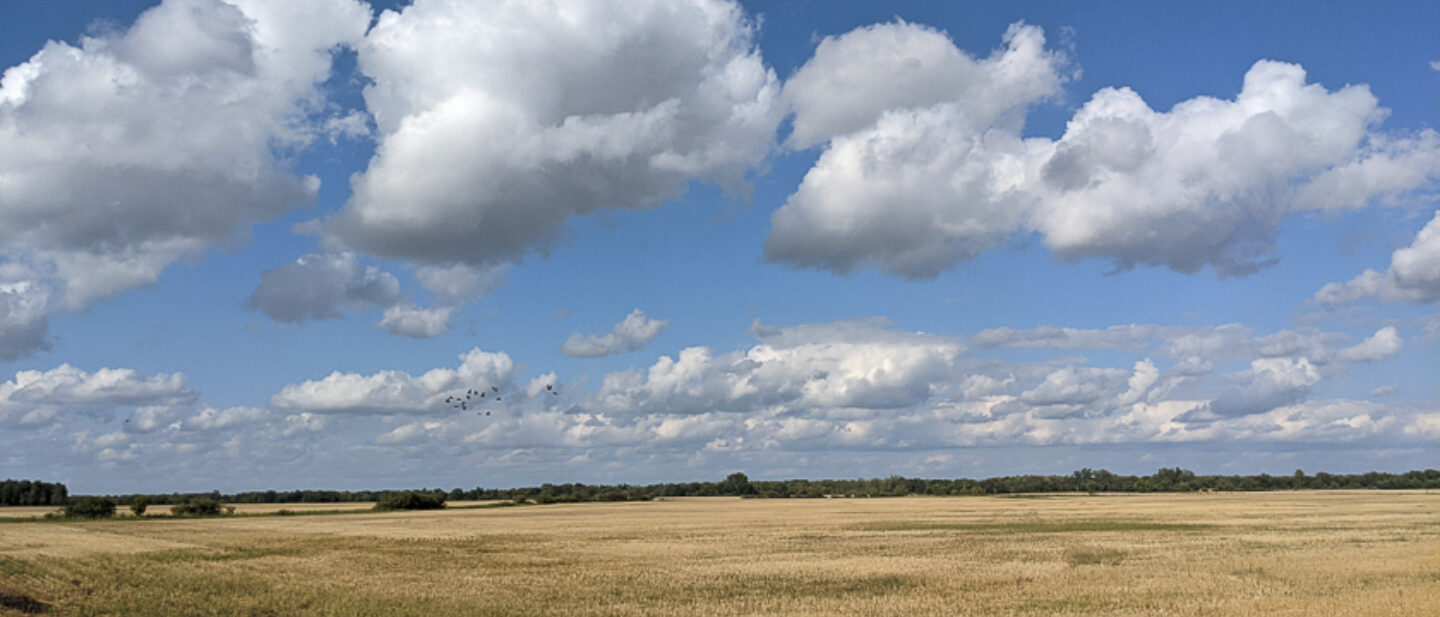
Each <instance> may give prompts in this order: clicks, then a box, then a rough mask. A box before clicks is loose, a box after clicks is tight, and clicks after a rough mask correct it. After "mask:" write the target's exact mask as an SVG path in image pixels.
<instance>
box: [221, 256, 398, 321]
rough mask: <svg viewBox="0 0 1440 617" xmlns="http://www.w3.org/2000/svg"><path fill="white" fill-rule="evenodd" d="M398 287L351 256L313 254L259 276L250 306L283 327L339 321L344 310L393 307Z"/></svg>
mask: <svg viewBox="0 0 1440 617" xmlns="http://www.w3.org/2000/svg"><path fill="white" fill-rule="evenodd" d="M401 299H402V298H401V295H400V282H399V281H398V280H396V279H395V277H394V276H392V275H391V274H389V273H387V272H381V271H380V269H379V268H376V267H375V266H362V265H361V264H360V260H359V258H358V257H357V256H356V255H355V253H353V252H349V251H342V252H334V253H310V254H307V255H303V256H301V257H300V258H299V259H297V260H295V262H294V263H290V264H285V265H283V266H280V267H278V268H272V269H270V270H266V271H265V272H263V273H261V274H260V285H259V286H258V287H256V288H255V291H254V293H252V294H251V295H250V299H249V300H247V301H246V305H247V306H249V307H250V308H253V309H256V310H258V311H260V312H263V313H265V314H266V315H269V316H270V318H271V319H274V320H275V321H278V322H281V323H296V322H300V321H304V320H307V319H337V318H339V317H340V316H341V312H340V311H341V309H342V308H346V309H351V310H354V309H361V308H368V307H372V306H376V307H392V306H394V305H396V304H397V303H399V302H400V301H401Z"/></svg>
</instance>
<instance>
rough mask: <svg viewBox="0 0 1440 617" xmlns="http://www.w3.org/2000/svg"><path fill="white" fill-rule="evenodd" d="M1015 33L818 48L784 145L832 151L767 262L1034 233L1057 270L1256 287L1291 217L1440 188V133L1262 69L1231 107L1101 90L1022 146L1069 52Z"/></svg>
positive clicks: (897, 30)
mask: <svg viewBox="0 0 1440 617" xmlns="http://www.w3.org/2000/svg"><path fill="white" fill-rule="evenodd" d="M1005 40H1006V44H1007V46H1006V48H1005V49H1003V50H999V51H996V52H995V53H994V54H993V55H992V56H991V57H990V58H987V59H985V60H981V61H974V60H971V59H969V58H968V57H967V56H965V55H964V54H963V52H960V51H959V50H957V49H955V48H954V46H953V44H951V43H950V42H949V41H948V39H946V38H945V37H944V35H943V34H942V33H938V32H935V31H933V30H929V29H927V28H924V27H923V26H917V25H912V24H905V23H895V24H886V25H881V26H870V27H867V28H861V29H857V30H855V31H852V32H851V33H849V34H846V35H844V36H841V37H838V38H827V39H826V40H825V41H824V42H822V43H821V45H820V46H819V48H817V50H816V53H815V56H814V57H813V58H812V59H811V60H810V61H809V62H807V63H806V65H805V66H803V67H802V68H801V69H800V70H799V71H797V73H796V75H795V77H794V78H792V79H791V80H790V81H789V82H787V84H786V99H787V101H789V102H790V103H791V105H792V109H793V110H794V112H795V126H796V131H795V133H794V134H793V135H792V138H791V143H792V144H793V145H797V146H802V147H803V146H808V145H813V144H820V143H823V144H824V150H823V152H822V153H821V155H820V157H819V159H818V160H817V161H816V163H815V165H814V167H812V168H811V170H810V171H809V172H808V173H807V174H806V176H805V179H804V180H803V181H802V183H801V185H800V187H799V189H798V190H796V192H795V193H794V194H793V195H791V196H790V198H789V199H788V200H787V202H786V203H785V205H784V206H782V207H781V208H780V209H779V210H777V211H776V212H775V214H774V216H773V218H772V230H771V233H770V237H769V238H768V239H767V241H766V245H765V255H766V257H767V258H768V259H770V260H771V261H777V262H783V263H789V264H792V265H796V266H801V267H814V268H823V269H829V270H833V271H836V272H841V273H844V272H848V271H850V270H853V269H855V268H857V267H864V266H870V267H877V268H881V269H884V270H887V271H889V272H892V273H895V274H899V275H902V276H906V277H911V278H926V277H933V276H935V275H937V274H939V273H940V272H943V271H944V270H946V269H948V268H950V267H952V266H954V265H955V264H956V263H957V262H959V261H962V260H965V259H969V258H971V257H973V256H975V255H976V254H977V253H979V252H981V251H984V250H986V249H989V248H991V247H993V246H995V245H997V244H999V243H1001V242H1003V241H1005V240H1006V239H1007V238H1009V237H1010V236H1012V235H1013V234H1016V233H1022V232H1032V231H1033V232H1038V233H1039V235H1040V237H1041V238H1042V239H1043V241H1044V243H1045V244H1046V246H1048V247H1049V248H1050V249H1051V250H1052V251H1053V252H1054V253H1055V254H1056V255H1057V256H1058V257H1060V258H1062V259H1067V260H1079V259H1084V258H1091V257H1097V258H1103V259H1108V260H1111V261H1113V262H1114V263H1115V264H1116V266H1117V268H1120V269H1125V268H1130V267H1133V266H1135V265H1153V266H1164V267H1168V268H1170V269H1173V270H1176V271H1179V272H1186V273H1190V272H1195V271H1197V270H1200V269H1202V268H1205V267H1210V268H1212V269H1214V271H1215V272H1217V273H1218V274H1220V275H1221V276H1243V275H1246V274H1249V273H1252V272H1254V271H1256V270H1258V269H1260V268H1263V267H1265V266H1267V265H1269V264H1271V263H1273V262H1274V260H1275V259H1276V257H1275V255H1274V234H1275V233H1276V229H1277V228H1278V226H1279V225H1280V223H1281V221H1282V220H1283V219H1284V218H1285V216H1286V215H1287V214H1290V213H1293V212H1299V211H1314V210H1334V209H1340V208H1360V207H1366V206H1367V205H1369V204H1371V203H1372V202H1375V201H1376V200H1381V201H1386V202H1405V201H1406V199H1407V198H1408V197H1410V196H1412V195H1413V194H1414V192H1415V191H1417V190H1419V189H1424V188H1425V187H1428V186H1433V184H1434V182H1435V180H1436V178H1437V177H1440V134H1437V133H1435V132H1434V131H1432V130H1425V131H1422V132H1420V133H1417V134H1413V135H1391V134H1386V133H1382V132H1380V130H1379V126H1380V123H1381V121H1382V120H1383V119H1384V117H1385V115H1386V111H1385V110H1384V109H1383V108H1382V107H1380V106H1379V103H1378V101H1377V100H1376V99H1375V97H1374V96H1373V95H1372V94H1371V93H1370V91H1369V89H1368V88H1367V87H1366V86H1364V85H1352V86H1346V87H1343V88H1341V89H1339V90H1336V91H1334V92H1331V91H1327V90H1326V89H1325V88H1324V87H1322V86H1320V85H1318V84H1312V83H1307V81H1306V75H1305V71H1304V70H1303V69H1302V68H1301V67H1299V66H1298V65H1294V64H1286V63H1282V62H1274V61H1268V60H1262V61H1260V62H1257V63H1256V64H1255V65H1254V66H1253V67H1251V69H1250V70H1249V71H1248V72H1247V73H1246V75H1245V77H1244V82H1243V84H1242V87H1241V90H1240V93H1239V94H1238V95H1237V96H1236V97H1235V98H1234V99H1233V100H1221V99H1216V98H1212V97H1207V96H1201V97H1196V98H1193V99H1190V100H1187V101H1183V102H1181V103H1179V104H1177V105H1176V106H1174V107H1173V108H1171V109H1170V110H1169V111H1156V110H1154V109H1151V108H1150V107H1149V105H1147V104H1146V103H1145V101H1144V100H1143V99H1142V98H1141V96H1140V94H1138V93H1136V92H1134V91H1133V90H1131V89H1129V88H1124V87H1120V88H1104V89H1102V90H1100V91H1099V92H1096V93H1095V94H1094V95H1093V96H1092V97H1091V98H1090V100H1089V101H1087V102H1086V103H1085V104H1084V105H1083V106H1082V107H1081V108H1080V109H1079V110H1078V111H1077V112H1076V113H1075V115H1074V116H1073V117H1072V118H1071V119H1070V121H1069V123H1068V124H1067V126H1066V130H1065V133H1064V135H1063V136H1062V137H1061V138H1060V139H1058V140H1050V139H1045V138H1032V139H1022V138H1021V124H1022V121H1023V117H1024V113H1025V111H1026V109H1027V108H1028V107H1029V106H1031V105H1033V104H1034V103H1036V102H1037V101H1041V100H1044V99H1045V98H1047V97H1053V96H1055V95H1056V94H1058V92H1059V87H1060V85H1061V83H1062V81H1063V76H1064V66H1065V65H1064V59H1063V57H1062V56H1060V55H1059V54H1057V53H1055V52H1051V51H1046V50H1045V49H1044V37H1043V34H1042V33H1041V32H1040V30H1039V29H1038V28H1035V27H1033V26H1023V25H1019V24H1017V25H1014V26H1011V28H1010V30H1009V31H1008V32H1007V33H1006V39H1005ZM912 81H914V82H915V83H914V84H912V83H911V82H912ZM919 83H923V84H924V85H923V86H919V85H915V84H919ZM907 85H909V86H912V87H905V86H907ZM826 89H829V90H826ZM822 91H834V92H837V93H839V94H838V95H837V96H834V97H830V98H828V99H827V98H825V97H823V96H821V92H822Z"/></svg>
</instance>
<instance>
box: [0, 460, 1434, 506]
mask: <svg viewBox="0 0 1440 617" xmlns="http://www.w3.org/2000/svg"><path fill="white" fill-rule="evenodd" d="M60 488H61V490H62V491H63V490H64V487H63V486H61V487H60ZM1329 489H1379V490H1385V489H1440V470H1435V469H1427V470H1424V471H1410V472H1405V473H1399V474H1395V473H1381V472H1373V471H1372V472H1369V473H1363V474H1330V473H1324V472H1320V473H1316V474H1314V475H1309V474H1306V473H1305V472H1303V471H1301V470H1296V471H1295V473H1294V474H1291V475H1269V474H1263V473H1262V474H1257V475H1251V476H1239V475H1232V476H1223V475H1198V474H1196V473H1195V472H1192V471H1189V470H1186V469H1180V468H1178V467H1176V468H1164V469H1160V470H1158V471H1156V472H1155V473H1153V474H1150V475H1148V476H1134V475H1120V474H1115V473H1111V472H1109V471H1106V470H1104V469H1088V468H1086V469H1081V470H1078V471H1075V472H1073V473H1071V474H1069V475H1024V476H1000V477H995V478H986V479H984V480H971V479H967V478H957V479H933V478H906V477H903V476H890V477H887V478H859V479H854V480H799V479H797V480H751V479H749V477H747V476H746V475H745V474H743V473H733V474H730V475H729V476H728V477H726V478H725V479H723V480H721V481H718V482H666V483H661V484H648V485H639V484H582V483H578V482H577V483H565V484H542V485H540V486H536V487H525V488H508V489H487V488H480V487H477V488H473V489H469V490H466V489H461V488H456V489H452V490H450V491H444V490H440V489H428V488H422V489H420V490H412V491H369V490H366V491H328V490H295V491H252V492H245V493H233V494H221V493H220V492H219V491H213V492H210V493H186V494H181V493H172V494H169V495H121V496H117V497H114V499H115V500H116V501H117V502H118V503H120V504H122V505H130V504H132V502H133V501H134V500H136V499H139V498H142V497H143V498H146V499H149V500H150V502H149V503H151V504H155V505H163V504H172V505H173V504H180V503H186V502H193V501H195V500H197V499H209V500H214V501H216V502H223V503H339V502H356V501H370V502H378V501H380V500H381V499H382V498H383V497H384V496H385V495H386V494H392V493H396V492H401V493H406V492H408V493H415V494H418V495H434V496H438V498H439V501H440V502H442V503H443V502H444V501H446V500H448V501H473V500H482V501H514V502H517V503H565V502H584V501H645V500H650V499H656V498H660V497H713V496H722V495H728V496H737V497H761V498H815V497H827V496H828V497H903V496H907V495H942V496H943V495H1004V494H1009V493H1056V492H1087V493H1112V492H1123V493H1156V492H1167V493H1173V492H1190V491H1289V490H1329ZM61 494H62V495H63V492H62V493H61ZM16 505H20V504H16ZM42 505H43V504H42ZM52 505H53V504H52Z"/></svg>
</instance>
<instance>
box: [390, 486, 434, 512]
mask: <svg viewBox="0 0 1440 617" xmlns="http://www.w3.org/2000/svg"><path fill="white" fill-rule="evenodd" d="M445 496H446V495H445V492H444V491H432V492H419V491H395V492H390V493H384V494H382V495H380V499H379V500H377V501H376V502H375V509H376V510H439V509H441V508H444V507H445Z"/></svg>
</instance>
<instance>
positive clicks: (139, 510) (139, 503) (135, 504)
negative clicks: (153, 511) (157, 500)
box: [130, 497, 150, 516]
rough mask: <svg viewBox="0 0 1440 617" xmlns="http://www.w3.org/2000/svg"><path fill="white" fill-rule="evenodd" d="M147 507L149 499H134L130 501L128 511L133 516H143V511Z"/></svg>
mask: <svg viewBox="0 0 1440 617" xmlns="http://www.w3.org/2000/svg"><path fill="white" fill-rule="evenodd" d="M149 507H150V498H149V497H136V498H135V499H132V500H130V511H131V512H134V513H135V516H145V509H146V508H149Z"/></svg>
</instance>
